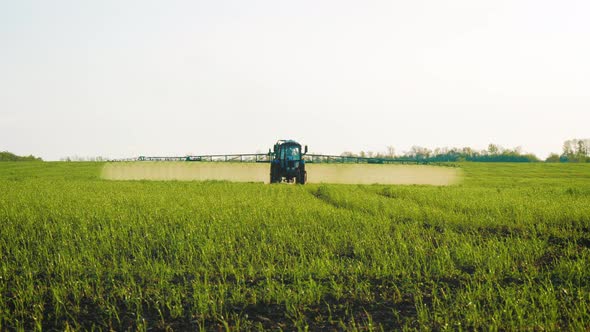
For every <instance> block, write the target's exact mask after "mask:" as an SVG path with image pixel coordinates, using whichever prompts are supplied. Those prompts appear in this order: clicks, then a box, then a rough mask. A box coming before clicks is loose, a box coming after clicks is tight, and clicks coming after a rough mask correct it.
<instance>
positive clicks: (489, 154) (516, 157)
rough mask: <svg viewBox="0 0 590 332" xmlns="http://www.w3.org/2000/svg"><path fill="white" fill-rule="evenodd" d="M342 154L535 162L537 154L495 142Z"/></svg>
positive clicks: (349, 155) (418, 159) (351, 155)
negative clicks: (483, 147)
mask: <svg viewBox="0 0 590 332" xmlns="http://www.w3.org/2000/svg"><path fill="white" fill-rule="evenodd" d="M342 156H348V157H367V158H398V159H406V160H414V161H425V162H462V161H478V162H537V161H540V160H539V158H537V156H535V155H534V154H531V153H523V152H522V150H521V149H520V148H514V149H505V148H502V147H501V146H499V145H496V144H490V145H489V146H488V149H487V150H477V149H473V148H470V147H464V148H446V147H445V148H435V149H433V150H431V149H429V148H425V147H421V146H413V147H412V148H411V149H410V151H407V152H404V153H403V154H399V155H398V154H395V150H394V149H393V148H392V147H388V148H387V152H386V153H374V152H371V151H368V152H365V151H361V152H359V153H358V154H354V153H351V152H344V153H343V154H342Z"/></svg>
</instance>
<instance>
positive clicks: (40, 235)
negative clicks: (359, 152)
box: [0, 162, 590, 330]
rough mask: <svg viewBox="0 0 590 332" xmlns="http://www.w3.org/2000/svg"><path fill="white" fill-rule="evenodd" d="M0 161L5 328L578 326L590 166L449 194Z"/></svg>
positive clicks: (587, 286) (506, 173)
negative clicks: (136, 177) (174, 178)
mask: <svg viewBox="0 0 590 332" xmlns="http://www.w3.org/2000/svg"><path fill="white" fill-rule="evenodd" d="M101 167H102V164H99V163H33V162H31V163H27V162H20V163H1V164H0V224H1V226H0V296H1V297H0V299H1V300H0V330H67V329H74V330H80V329H83V330H92V329H95V330H106V329H113V330H129V329H131V330H146V329H147V328H148V327H149V328H153V329H156V330H169V329H174V330H185V329H207V330H211V329H213V330H250V329H253V330H259V329H273V330H276V329H283V330H306V329H311V330H319V329H322V330H325V329H328V330H340V329H348V330H392V329H407V330H416V329H435V330H447V329H449V330H462V329H489V330H515V329H518V330H523V329H526V330H556V329H559V330H585V329H588V328H589V327H590V249H589V248H590V165H584V164H492V163H490V164H476V163H466V164H461V165H460V167H462V168H463V169H464V172H465V174H466V178H465V180H464V182H463V183H462V184H460V185H456V186H451V187H431V186H385V185H369V186H365V185H306V186H295V185H263V184H254V183H230V182H158V181H104V180H101V179H100V178H99V174H100V170H101Z"/></svg>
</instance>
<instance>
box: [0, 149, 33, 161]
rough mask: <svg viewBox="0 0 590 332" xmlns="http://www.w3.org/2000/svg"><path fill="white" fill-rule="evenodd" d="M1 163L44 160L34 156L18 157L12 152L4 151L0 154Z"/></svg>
mask: <svg viewBox="0 0 590 332" xmlns="http://www.w3.org/2000/svg"><path fill="white" fill-rule="evenodd" d="M0 161H43V159H41V158H38V157H35V156H33V155H28V156H17V155H15V154H14V153H12V152H8V151H2V152H0Z"/></svg>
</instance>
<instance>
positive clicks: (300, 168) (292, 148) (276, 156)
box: [268, 140, 307, 184]
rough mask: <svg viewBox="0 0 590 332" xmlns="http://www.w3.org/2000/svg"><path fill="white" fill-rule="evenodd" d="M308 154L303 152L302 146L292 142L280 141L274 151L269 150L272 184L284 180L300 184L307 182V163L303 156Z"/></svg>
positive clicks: (305, 151)
mask: <svg viewBox="0 0 590 332" xmlns="http://www.w3.org/2000/svg"><path fill="white" fill-rule="evenodd" d="M306 153H307V145H306V146H305V150H304V151H302V150H301V144H299V143H297V142H295V141H292V140H280V141H277V143H276V144H275V146H274V149H273V151H272V152H271V150H270V149H269V150H268V155H269V159H270V183H281V182H282V181H283V178H284V179H285V181H286V182H288V183H292V182H293V181H295V182H296V183H298V184H305V182H307V172H306V171H305V161H304V160H303V156H304V155H305V154H306Z"/></svg>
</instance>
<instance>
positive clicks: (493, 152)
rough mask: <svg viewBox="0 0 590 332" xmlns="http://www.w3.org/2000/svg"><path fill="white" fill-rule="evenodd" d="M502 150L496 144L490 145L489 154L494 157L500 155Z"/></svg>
mask: <svg viewBox="0 0 590 332" xmlns="http://www.w3.org/2000/svg"><path fill="white" fill-rule="evenodd" d="M501 150H502V148H501V147H500V146H498V145H496V144H491V143H490V145H488V152H489V153H490V154H491V155H492V156H494V155H497V154H499V153H500V151H501Z"/></svg>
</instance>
